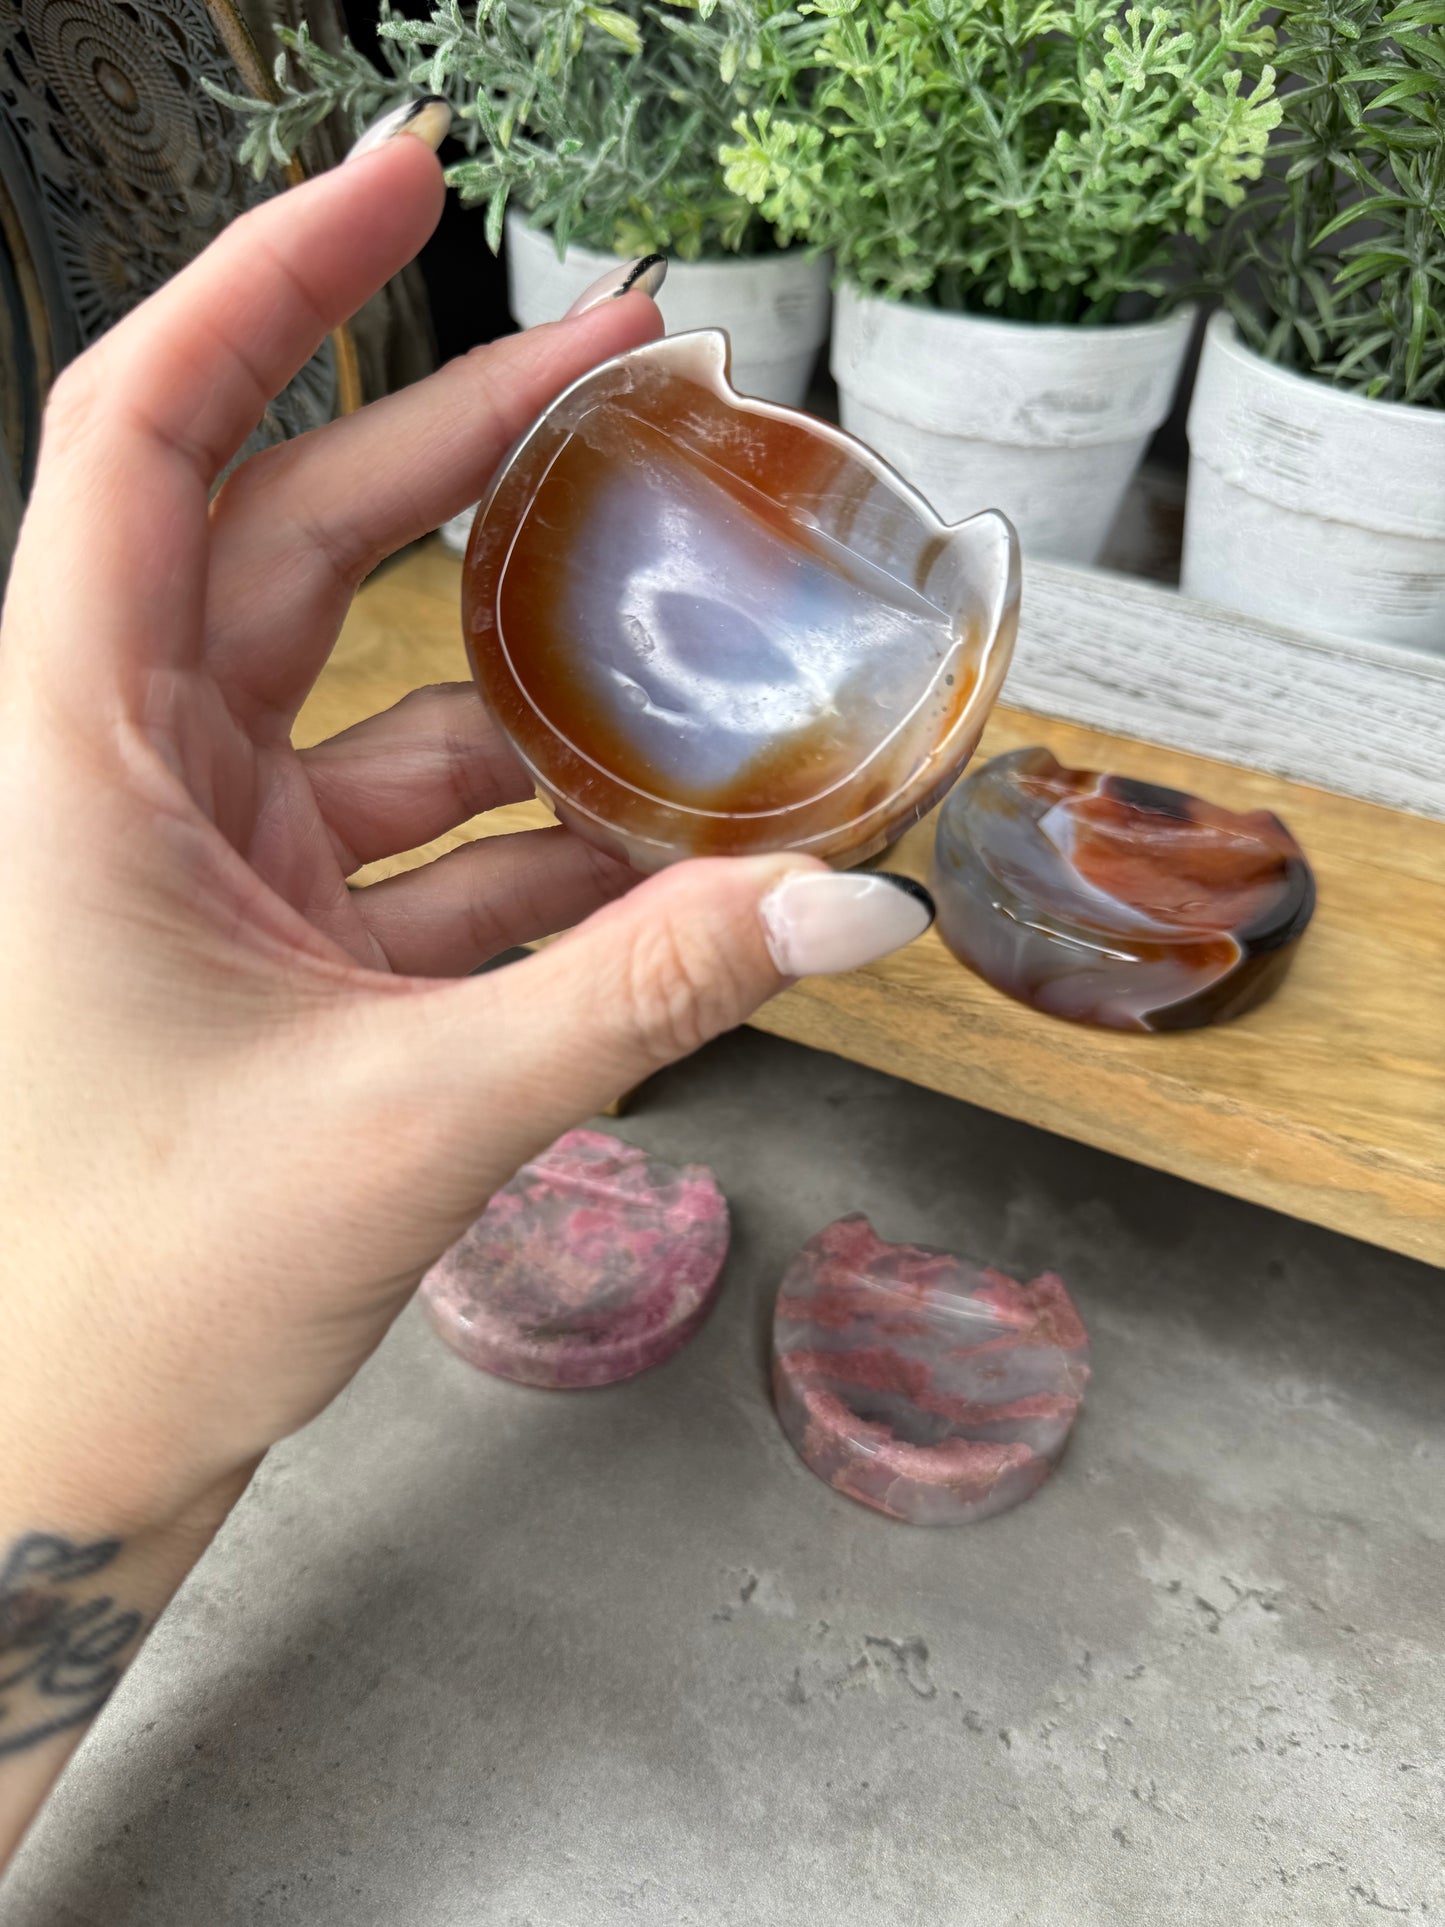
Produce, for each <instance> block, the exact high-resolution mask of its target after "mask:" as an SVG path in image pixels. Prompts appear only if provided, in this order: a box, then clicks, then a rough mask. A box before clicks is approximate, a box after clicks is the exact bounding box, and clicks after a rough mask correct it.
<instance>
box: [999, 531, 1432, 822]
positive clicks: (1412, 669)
mask: <svg viewBox="0 0 1445 1927" xmlns="http://www.w3.org/2000/svg"><path fill="white" fill-rule="evenodd" d="M1002 700H1003V701H1004V702H1006V703H1011V704H1013V705H1014V706H1015V707H1016V708H1020V709H1028V710H1033V711H1035V712H1036V713H1037V714H1039V715H1043V716H1062V717H1066V718H1068V719H1069V720H1070V721H1073V722H1080V723H1086V724H1089V725H1091V726H1092V727H1094V728H1096V729H1106V730H1110V731H1112V732H1114V733H1116V734H1118V735H1123V736H1132V737H1136V738H1137V739H1138V740H1140V741H1141V742H1155V743H1163V744H1166V745H1167V746H1168V747H1170V748H1172V749H1182V750H1188V751H1191V752H1193V754H1195V755H1197V756H1210V757H1214V758H1216V759H1217V760H1218V761H1220V762H1225V763H1239V764H1242V765H1243V766H1244V767H1245V768H1248V769H1263V770H1268V771H1270V772H1271V773H1272V774H1274V775H1276V776H1287V777H1290V778H1292V779H1293V780H1294V781H1295V782H1299V783H1312V784H1314V785H1315V786H1316V787H1318V788H1320V789H1328V790H1336V791H1338V792H1340V793H1341V794H1343V795H1346V796H1357V797H1361V798H1363V799H1364V800H1365V801H1367V802H1372V803H1384V804H1387V805H1389V806H1390V807H1392V808H1394V809H1403V810H1413V811H1415V812H1416V813H1417V814H1419V815H1422V816H1431V817H1439V818H1442V819H1445V656H1440V657H1436V656H1430V655H1424V654H1419V653H1416V652H1415V651H1413V650H1407V649H1397V648H1392V647H1389V646H1387V645H1385V644H1380V643H1363V642H1358V643H1343V642H1331V641H1328V640H1326V639H1325V638H1323V637H1318V636H1306V635H1302V634H1296V633H1294V632H1293V631H1290V630H1286V629H1276V628H1272V627H1270V626H1268V625H1267V624H1264V623H1257V622H1253V621H1251V620H1250V619H1249V618H1247V617H1244V616H1235V615H1231V614H1229V613H1228V612H1226V611H1224V610H1221V609H1216V608H1212V607H1208V606H1206V605H1205V604H1204V603H1200V602H1192V601H1190V600H1189V599H1188V598H1187V597H1185V596H1181V595H1179V594H1177V593H1176V592H1175V591H1173V590H1171V589H1164V588H1160V587H1158V586H1157V585H1156V584H1153V583H1148V582H1135V581H1131V580H1129V579H1128V578H1127V577H1124V576H1114V575H1105V574H1103V573H1100V572H1097V571H1093V570H1086V569H1075V568H1068V567H1065V566H1063V565H1062V564H1059V563H1052V562H1026V563H1025V566H1024V593H1023V614H1022V619H1021V621H1020V625H1019V640H1018V649H1017V652H1016V654H1015V657H1014V663H1013V667H1012V668H1011V669H1010V671H1009V676H1008V681H1007V683H1006V685H1005V687H1004V693H1003V698H1002Z"/></svg>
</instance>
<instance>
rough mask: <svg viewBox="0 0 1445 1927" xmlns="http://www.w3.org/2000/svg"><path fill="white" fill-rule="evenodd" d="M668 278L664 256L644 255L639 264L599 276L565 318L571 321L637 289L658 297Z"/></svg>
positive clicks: (626, 264) (624, 265) (623, 263)
mask: <svg viewBox="0 0 1445 1927" xmlns="http://www.w3.org/2000/svg"><path fill="white" fill-rule="evenodd" d="M666 279H667V262H666V261H665V260H664V259H663V257H662V256H661V255H660V254H644V255H643V256H641V258H640V259H639V260H636V261H619V262H618V263H617V266H616V267H615V268H609V269H608V270H607V272H606V274H603V275H599V276H598V278H597V279H596V280H595V281H594V282H593V283H592V286H591V287H590V288H584V289H583V290H582V292H581V294H579V295H578V297H577V299H576V300H575V301H574V302H573V303H572V306H571V307H570V308H569V309H568V310H567V312H566V314H564V315H563V317H562V319H563V320H564V321H570V320H571V319H572V317H573V316H574V315H579V314H586V313H587V310H588V309H589V308H600V307H601V306H602V303H603V302H604V301H615V300H616V299H617V297H618V296H619V295H623V294H631V293H632V291H633V289H634V288H640V289H641V290H642V292H643V293H644V294H656V293H657V291H658V289H659V288H660V287H661V286H662V284H663V282H664V281H665V280H666Z"/></svg>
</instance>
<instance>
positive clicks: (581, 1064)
mask: <svg viewBox="0 0 1445 1927" xmlns="http://www.w3.org/2000/svg"><path fill="white" fill-rule="evenodd" d="M932 921H933V900H932V898H931V897H930V896H929V894H928V892H927V891H926V890H925V889H924V888H923V886H922V885H921V884H919V883H915V882H913V881H912V879H911V878H908V877H901V876H896V875H893V874H891V873H884V872H852V873H849V872H846V871H844V872H839V871H833V870H828V869H825V868H824V867H823V866H822V865H821V864H817V863H813V862H811V861H810V860H808V859H805V858H800V857H798V856H790V855H785V854H780V855H776V856H766V857H747V858H737V857H733V858H727V857H724V858H715V859H707V860H698V861H695V862H691V863H684V864H679V865H677V866H676V867H675V868H672V869H669V870H665V871H663V872H662V874H661V875H659V876H655V877H652V878H650V879H649V880H648V881H647V882H645V883H643V884H640V885H639V886H638V888H637V889H635V890H633V891H632V892H630V894H629V895H627V896H625V897H623V898H621V899H620V900H619V901H617V902H615V903H611V904H609V905H607V906H606V908H604V909H602V910H599V911H598V912H597V913H596V914H595V915H594V916H592V917H589V918H588V920H587V921H586V922H585V923H583V924H581V925H579V926H578V928H577V929H575V930H573V931H571V932H569V933H568V935H567V936H565V937H564V938H562V939H561V940H560V941H559V942H557V943H555V944H552V945H550V946H549V947H548V948H547V949H545V950H542V951H540V952H538V953H537V954H536V955H534V956H531V957H528V958H526V959H525V960H523V961H522V962H520V963H515V964H509V965H507V966H506V967H505V968H504V969H502V970H498V971H494V972H492V973H491V974H489V975H487V976H484V977H473V978H469V979H467V980H466V981H464V982H463V983H459V984H452V985H448V986H446V987H445V990H444V991H443V992H442V994H441V995H439V996H436V997H418V998H410V999H406V1000H404V1002H403V1004H402V1006H401V1007H400V1008H401V1010H402V1012H403V1013H404V1014H405V1016H406V1021H407V1022H408V1023H409V1024H419V1025H421V1026H422V1027H424V1031H425V1035H424V1036H422V1037H417V1036H415V1035H413V1036H412V1037H411V1038H410V1039H409V1040H408V1043H407V1060H408V1065H409V1067H410V1071H411V1072H412V1073H413V1074H414V1075H415V1076H417V1077H426V1078H428V1079H429V1080H431V1082H430V1085H429V1089H430V1093H431V1100H432V1101H433V1102H436V1103H442V1104H445V1105H446V1106H447V1108H448V1109H450V1108H451V1106H453V1105H455V1106H456V1107H457V1111H458V1113H459V1115H458V1116H457V1118H456V1120H455V1121H456V1123H458V1124H461V1125H463V1127H464V1130H465V1134H466V1137H467V1140H468V1142H469V1144H470V1146H471V1147H472V1149H473V1150H474V1152H475V1153H476V1154H477V1156H478V1160H479V1162H480V1163H481V1164H483V1165H485V1166H486V1167H488V1169H487V1171H486V1173H485V1177H484V1182H485V1185H486V1189H485V1190H484V1191H483V1193H482V1195H486V1190H489V1189H491V1188H492V1187H493V1186H494V1185H495V1184H497V1183H501V1182H503V1181H505V1179H506V1178H508V1177H510V1176H511V1174H512V1172H513V1171H515V1170H516V1168H517V1167H518V1165H519V1164H521V1163H523V1162H524V1161H525V1160H526V1159H527V1158H528V1157H530V1156H532V1155H533V1154H534V1153H535V1152H536V1151H537V1150H539V1149H540V1148H541V1147H542V1146H543V1145H544V1144H548V1143H550V1142H551V1141H552V1139H553V1138H555V1137H556V1136H558V1135H559V1133H561V1132H562V1131H564V1130H567V1129H568V1128H569V1127H570V1126H572V1125H573V1124H576V1123H577V1122H579V1120H581V1119H582V1118H585V1117H590V1116H591V1115H592V1114H593V1113H594V1112H596V1111H598V1110H600V1109H601V1107H602V1106H603V1105H604V1104H607V1103H610V1102H611V1100H612V1099H613V1098H615V1097H616V1096H617V1094H618V1092H619V1091H623V1090H628V1089H630V1088H631V1087H632V1086H633V1085H634V1084H638V1083H641V1081H642V1080H643V1078H645V1077H647V1076H648V1075H649V1074H650V1073H651V1072H653V1071H656V1070H659V1069H661V1067H662V1066H663V1065H664V1064H670V1063H673V1062H675V1061H676V1060H677V1059H678V1058H681V1057H686V1056H687V1055H688V1054H689V1053H690V1052H692V1051H695V1050H697V1049H698V1048H699V1047H700V1046H701V1045H703V1044H705V1043H707V1042H708V1041H709V1040H710V1039H711V1038H713V1037H717V1036H719V1035H720V1034H721V1033H722V1032H723V1031H726V1030H731V1029H732V1028H733V1027H734V1026H735V1025H737V1024H740V1023H742V1022H743V1020H744V1019H745V1018H746V1017H748V1016H750V1015H751V1014H752V1012H753V1011H754V1010H756V1009H757V1007H758V1005H759V1004H761V1003H764V1002H765V1001H766V1000H767V999H768V998H769V997H771V996H773V995H774V994H775V993H776V992H777V991H779V990H782V989H784V988H785V987H786V986H787V985H788V984H789V983H791V982H792V981H794V980H795V979H796V978H798V977H802V976H809V975H814V974H824V973H831V972H836V971H842V970H853V969H857V968H858V967H859V966H860V965H862V964H865V963H871V962H872V961H873V960H874V959H875V958H878V957H882V956H885V955H887V953H888V952H889V951H891V950H896V949H898V948H899V947H900V946H901V945H903V944H906V943H909V942H911V941H912V940H913V938H915V937H918V936H921V935H922V934H923V932H924V931H925V930H926V929H927V928H928V926H929V924H930V923H931V922H932ZM475 1168H476V1167H475V1166H474V1167H473V1169H474V1171H475ZM477 1175H482V1174H481V1173H477Z"/></svg>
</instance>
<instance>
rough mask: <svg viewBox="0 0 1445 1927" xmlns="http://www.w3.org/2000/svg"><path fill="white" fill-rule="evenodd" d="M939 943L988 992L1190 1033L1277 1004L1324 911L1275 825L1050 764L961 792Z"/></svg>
mask: <svg viewBox="0 0 1445 1927" xmlns="http://www.w3.org/2000/svg"><path fill="white" fill-rule="evenodd" d="M934 865H935V896H936V898H937V902H938V929H939V933H940V935H941V936H942V937H943V939H944V941H945V943H947V945H948V947H949V948H950V949H951V950H952V951H953V952H954V954H955V956H957V957H959V958H961V959H962V960H963V962H964V963H966V964H969V965H970V966H971V967H972V968H973V969H974V970H976V971H977V972H978V973H979V975H980V976H981V977H985V978H987V980H988V981H989V982H990V983H991V984H995V985H996V986H997V987H998V988H999V989H1000V990H1003V991H1006V992H1007V993H1008V994H1009V996H1011V997H1017V998H1018V999H1020V1001H1022V1002H1024V1003H1029V1004H1033V1005H1035V1006H1036V1007H1037V1008H1038V1009H1039V1010H1045V1011H1048V1012H1050V1013H1051V1014H1052V1015H1054V1016H1056V1017H1069V1018H1073V1019H1075V1020H1076V1021H1078V1022H1080V1023H1090V1024H1102V1025H1105V1026H1108V1027H1109V1028H1111V1029H1115V1030H1183V1029H1188V1028H1190V1027H1192V1026H1195V1025H1199V1024H1209V1023H1216V1022H1218V1021H1219V1020H1221V1019H1222V1018H1227V1017H1238V1016H1239V1015H1240V1014H1241V1013H1242V1012H1244V1011H1246V1010H1252V1009H1253V1008H1254V1006H1255V1005H1256V1004H1259V1003H1262V1002H1263V1001H1264V999H1265V998H1266V997H1268V996H1269V995H1270V994H1271V993H1272V992H1273V991H1274V990H1275V989H1277V988H1278V986H1279V984H1280V982H1281V981H1282V980H1283V978H1284V976H1285V973H1286V972H1287V971H1288V969H1289V966H1290V964H1291V962H1292V961H1293V959H1294V952H1295V947H1296V945H1297V944H1298V942H1299V940H1300V938H1301V936H1302V935H1303V934H1304V931H1305V927H1306V926H1307V924H1308V923H1309V920H1310V916H1311V914H1312V912H1313V910H1314V903H1315V886H1314V877H1313V875H1312V874H1311V871H1310V867H1309V865H1308V863H1307V862H1306V861H1305V858H1304V854H1303V852H1302V851H1301V849H1300V847H1299V845H1298V844H1297V843H1296V842H1295V840H1294V838H1293V837H1292V836H1291V835H1290V833H1289V831H1288V830H1287V829H1286V828H1285V826H1284V824H1283V823H1281V822H1280V820H1279V818H1278V817H1277V816H1273V815H1271V814H1270V812H1269V811H1268V810H1250V811H1247V812H1244V813H1242V814H1241V813H1237V812H1235V811H1233V810H1226V809H1222V808H1221V807H1220V806H1219V805H1218V804H1217V803H1207V802H1205V801H1204V800H1203V799H1202V798H1200V797H1197V796H1186V795H1185V794H1184V793H1183V792H1182V791H1180V790H1171V789H1162V788H1159V787H1158V786H1156V785H1154V784H1151V783H1136V782H1134V781H1132V780H1131V779H1130V778H1128V777H1125V776H1106V775H1102V774H1100V773H1099V772H1097V771H1095V770H1071V769H1065V768H1064V767H1063V766H1062V765H1061V764H1060V763H1059V762H1058V761H1057V760H1056V759H1055V758H1054V757H1053V756H1051V755H1050V753H1049V752H1048V750H1046V749H1021V750H1016V751H1014V752H1013V753H1012V754H1011V755H1007V756H996V757H994V759H993V760H992V761H991V762H989V763H986V764H985V765H984V766H983V768H982V769H980V770H977V771H975V773H974V774H973V775H972V776H970V777H969V778H968V779H967V781H966V782H964V783H961V784H960V785H959V787H958V789H957V790H955V792H954V793H953V795H952V796H951V797H950V798H949V800H948V803H947V805H946V806H945V808H944V811H943V814H942V816H941V817H940V819H939V825H938V837H937V842H936V845H935V850H934Z"/></svg>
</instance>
